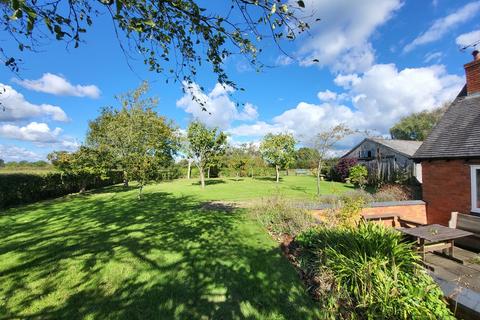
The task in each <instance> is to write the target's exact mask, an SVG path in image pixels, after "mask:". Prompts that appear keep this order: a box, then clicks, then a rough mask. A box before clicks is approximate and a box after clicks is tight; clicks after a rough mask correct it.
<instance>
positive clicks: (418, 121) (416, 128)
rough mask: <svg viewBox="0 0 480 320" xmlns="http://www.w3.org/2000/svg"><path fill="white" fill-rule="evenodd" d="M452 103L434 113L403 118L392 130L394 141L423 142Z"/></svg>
mask: <svg viewBox="0 0 480 320" xmlns="http://www.w3.org/2000/svg"><path fill="white" fill-rule="evenodd" d="M449 104H450V103H445V104H444V105H443V106H442V107H440V108H437V109H434V110H432V111H422V112H418V113H413V114H411V115H409V116H406V117H403V118H402V119H400V121H399V122H397V123H396V124H395V125H394V126H393V127H391V128H390V136H391V137H392V139H401V140H416V141H423V140H425V139H426V138H427V136H428V135H429V134H430V132H431V131H432V129H433V128H434V127H435V126H436V125H437V123H438V121H439V120H440V119H441V118H442V116H443V114H444V113H445V111H447V108H448V106H449Z"/></svg>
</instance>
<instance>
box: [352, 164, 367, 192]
mask: <svg viewBox="0 0 480 320" xmlns="http://www.w3.org/2000/svg"><path fill="white" fill-rule="evenodd" d="M367 176H368V170H367V167H365V166H364V165H361V164H357V165H355V166H353V167H351V168H350V171H349V173H348V181H349V182H350V183H351V184H353V185H354V186H356V187H360V188H362V189H363V188H364V187H365V185H366V184H367Z"/></svg>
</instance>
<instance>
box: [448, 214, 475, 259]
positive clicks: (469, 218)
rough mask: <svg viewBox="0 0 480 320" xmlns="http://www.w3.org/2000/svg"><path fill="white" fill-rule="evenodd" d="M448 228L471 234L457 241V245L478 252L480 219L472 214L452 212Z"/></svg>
mask: <svg viewBox="0 0 480 320" xmlns="http://www.w3.org/2000/svg"><path fill="white" fill-rule="evenodd" d="M448 226H449V227H450V228H454V229H459V230H464V231H468V232H471V233H472V235H471V236H469V237H467V238H464V239H462V240H461V241H457V243H458V244H460V245H463V246H466V247H469V248H472V249H476V250H480V217H479V216H475V215H473V214H464V213H459V212H452V216H451V218H450V221H449V222H448Z"/></svg>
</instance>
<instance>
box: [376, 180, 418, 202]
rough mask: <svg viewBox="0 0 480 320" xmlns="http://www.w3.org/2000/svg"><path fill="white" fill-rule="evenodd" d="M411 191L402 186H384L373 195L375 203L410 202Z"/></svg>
mask: <svg viewBox="0 0 480 320" xmlns="http://www.w3.org/2000/svg"><path fill="white" fill-rule="evenodd" d="M411 193H412V192H411V190H410V189H409V188H408V187H407V186H404V185H398V184H386V185H383V186H382V187H380V189H378V190H377V192H376V193H375V195H374V198H375V201H380V202H381V201H404V200H410V199H412V197H411Z"/></svg>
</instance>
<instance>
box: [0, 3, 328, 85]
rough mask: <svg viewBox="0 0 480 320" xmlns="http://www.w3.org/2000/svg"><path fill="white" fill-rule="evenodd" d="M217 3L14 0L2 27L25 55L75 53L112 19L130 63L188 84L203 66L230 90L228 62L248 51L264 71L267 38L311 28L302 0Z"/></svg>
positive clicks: (8, 56) (8, 57) (4, 7)
mask: <svg viewBox="0 0 480 320" xmlns="http://www.w3.org/2000/svg"><path fill="white" fill-rule="evenodd" d="M216 5H217V6H219V8H210V9H207V8H204V7H202V6H201V5H200V4H199V1H198V0H156V1H155V0H145V1H136V0H99V1H85V0H68V1H67V0H57V1H46V0H11V1H0V10H1V14H2V18H1V22H2V25H3V28H2V30H3V31H4V32H5V33H6V34H7V35H9V36H10V37H11V39H13V40H14V41H16V42H17V44H18V49H19V51H24V50H36V49H37V48H38V47H39V46H41V43H42V42H44V41H43V40H45V39H56V40H58V41H65V42H67V44H68V45H73V47H74V48H77V47H78V46H80V45H84V44H85V43H84V42H83V40H84V34H85V33H87V32H91V29H92V27H93V25H94V24H95V22H96V21H97V20H98V19H99V18H100V17H101V16H104V17H108V19H111V20H112V22H113V28H114V34H115V36H116V38H117V40H118V42H119V45H120V48H121V50H123V52H124V53H125V56H126V57H127V58H128V57H130V56H135V55H137V54H140V55H141V57H142V59H143V61H144V63H145V64H146V65H147V66H148V68H149V69H150V70H151V71H155V72H159V73H167V74H170V75H171V76H172V77H173V78H174V79H175V80H185V81H188V82H191V81H192V79H193V78H194V77H195V75H196V74H197V68H198V67H199V66H200V65H202V64H209V65H211V68H212V71H213V72H214V73H215V74H216V75H217V79H218V82H220V83H222V84H228V85H230V86H232V87H236V85H235V83H233V82H232V81H230V79H229V77H228V75H227V73H226V71H225V70H224V67H223V61H225V59H226V58H227V57H229V56H230V55H232V54H242V55H244V56H246V58H247V59H248V61H249V62H250V63H251V64H252V65H254V66H256V67H261V63H259V62H258V59H257V57H258V54H259V53H260V52H261V45H260V42H261V41H262V40H263V39H265V38H267V39H268V40H270V41H274V42H275V43H277V44H278V45H279V41H280V40H281V39H286V40H293V39H295V38H296V37H297V35H298V34H299V33H301V32H303V31H305V30H307V29H308V28H309V24H308V23H307V22H304V21H302V20H301V19H300V18H298V16H299V15H300V12H301V11H302V8H304V7H305V3H304V1H301V0H300V1H286V0H230V1H226V2H217V3H216ZM211 7H215V6H211ZM215 9H216V10H217V11H218V12H216V11H215ZM309 20H311V21H313V20H312V19H311V17H309ZM317 20H319V19H317ZM0 52H1V53H2V54H3V57H2V60H3V62H4V64H5V65H6V66H7V67H9V68H10V69H12V70H13V71H18V68H19V61H20V60H19V57H18V56H16V55H15V54H14V53H8V52H4V51H0ZM19 54H20V53H19ZM167 81H168V78H167Z"/></svg>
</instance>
